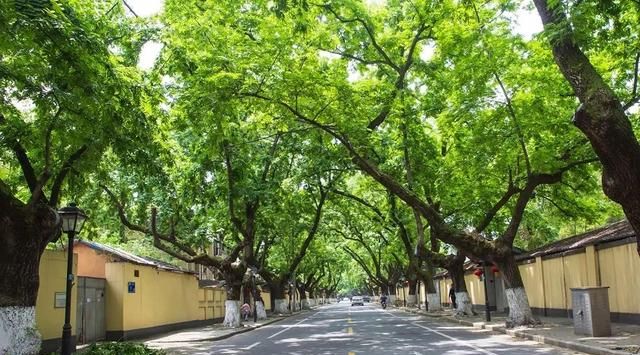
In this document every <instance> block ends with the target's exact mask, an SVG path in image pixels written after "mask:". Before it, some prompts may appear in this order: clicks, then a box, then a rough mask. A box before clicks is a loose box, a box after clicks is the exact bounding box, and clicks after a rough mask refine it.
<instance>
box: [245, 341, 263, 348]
mask: <svg viewBox="0 0 640 355" xmlns="http://www.w3.org/2000/svg"><path fill="white" fill-rule="evenodd" d="M258 344H260V342H256V343H253V344H251V345H249V346H247V347H246V348H242V350H251V348H253V347H255V346H257V345H258Z"/></svg>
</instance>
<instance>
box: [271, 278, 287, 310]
mask: <svg viewBox="0 0 640 355" xmlns="http://www.w3.org/2000/svg"><path fill="white" fill-rule="evenodd" d="M269 290H271V302H272V304H271V309H272V310H273V313H276V314H278V313H280V314H286V313H289V300H288V299H287V298H286V297H285V286H284V282H282V281H281V280H280V279H275V280H272V281H271V282H269Z"/></svg>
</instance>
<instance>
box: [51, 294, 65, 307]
mask: <svg viewBox="0 0 640 355" xmlns="http://www.w3.org/2000/svg"><path fill="white" fill-rule="evenodd" d="M66 302H67V293H66V292H56V293H55V296H54V301H53V308H64V307H65V305H66Z"/></svg>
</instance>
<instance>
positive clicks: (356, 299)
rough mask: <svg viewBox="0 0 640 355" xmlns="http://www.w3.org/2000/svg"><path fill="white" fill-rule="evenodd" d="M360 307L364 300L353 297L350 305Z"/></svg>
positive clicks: (360, 297) (359, 297)
mask: <svg viewBox="0 0 640 355" xmlns="http://www.w3.org/2000/svg"><path fill="white" fill-rule="evenodd" d="M357 304H359V305H361V306H364V300H363V299H362V296H353V297H351V305H352V306H355V305H357Z"/></svg>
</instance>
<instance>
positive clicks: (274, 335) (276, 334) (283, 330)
mask: <svg viewBox="0 0 640 355" xmlns="http://www.w3.org/2000/svg"><path fill="white" fill-rule="evenodd" d="M306 320H309V317H307V318H305V319H303V320H301V321H299V322H298V323H296V324H293V325H290V326H288V327H287V328H284V329H282V330H281V331H279V332H277V333H275V334H273V335H271V336H270V337H267V339H271V338H273V337H276V336H278V335H280V334H282V333H284V332H286V331H287V330H289V329H291V328H293V327H294V326H296V325H298V324H300V323H302V322H304V321H306Z"/></svg>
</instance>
